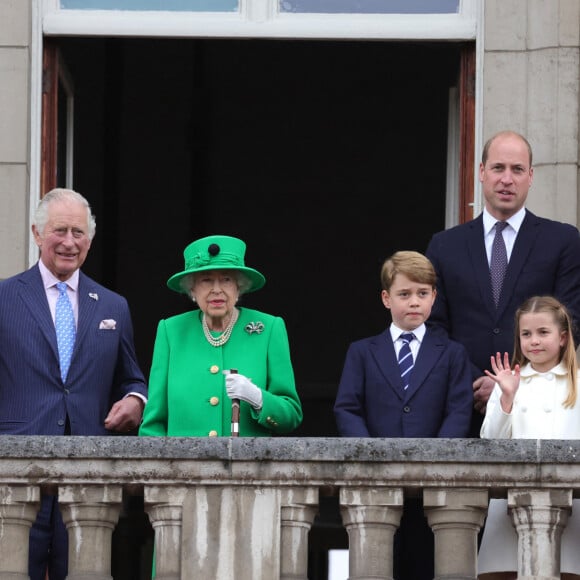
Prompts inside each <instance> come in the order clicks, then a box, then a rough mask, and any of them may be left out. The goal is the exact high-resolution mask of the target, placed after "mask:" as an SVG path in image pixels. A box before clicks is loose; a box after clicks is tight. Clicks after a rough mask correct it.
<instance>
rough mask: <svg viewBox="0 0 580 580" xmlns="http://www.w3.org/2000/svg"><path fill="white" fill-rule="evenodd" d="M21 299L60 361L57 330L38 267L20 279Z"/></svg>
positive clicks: (25, 273) (28, 271)
mask: <svg viewBox="0 0 580 580" xmlns="http://www.w3.org/2000/svg"><path fill="white" fill-rule="evenodd" d="M20 282H21V284H20V289H19V292H20V297H21V298H22V301H23V302H24V304H25V306H26V307H27V308H28V310H29V312H30V314H31V316H32V317H33V318H34V319H35V320H36V322H37V323H38V327H39V328H40V330H41V332H42V334H43V335H44V336H45V338H46V340H47V342H48V344H49V345H50V348H51V349H52V351H53V354H54V356H55V357H56V359H57V360H58V348H57V345H56V330H55V329H54V321H53V320H52V316H51V314H50V308H49V307H48V300H47V299H46V291H45V289H44V285H43V283H42V277H41V275H40V270H39V269H38V265H36V266H34V267H32V268H30V269H29V270H27V271H26V272H24V273H23V274H22V276H21V277H20Z"/></svg>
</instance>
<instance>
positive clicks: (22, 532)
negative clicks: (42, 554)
mask: <svg viewBox="0 0 580 580" xmlns="http://www.w3.org/2000/svg"><path fill="white" fill-rule="evenodd" d="M39 499H40V490H39V489H38V487H32V486H9V485H3V486H0V523H1V525H0V580H28V536H29V534H30V526H32V524H33V522H34V520H35V519H36V513H37V511H38V505H39Z"/></svg>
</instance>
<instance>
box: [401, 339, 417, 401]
mask: <svg viewBox="0 0 580 580" xmlns="http://www.w3.org/2000/svg"><path fill="white" fill-rule="evenodd" d="M399 338H400V339H401V340H402V341H403V346H402V347H401V350H400V351H399V369H400V371H401V378H402V379H403V388H404V389H405V390H406V389H407V387H408V386H409V378H410V377H411V371H412V370H413V366H414V365H415V363H414V362H413V354H412V353H411V347H410V346H409V345H410V343H411V341H412V340H413V339H414V338H415V335H414V334H413V333H412V332H404V333H403V334H401V336H399Z"/></svg>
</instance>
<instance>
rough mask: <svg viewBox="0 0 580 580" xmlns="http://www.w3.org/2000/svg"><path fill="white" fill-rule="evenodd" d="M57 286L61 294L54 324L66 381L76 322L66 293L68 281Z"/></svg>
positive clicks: (61, 368) (62, 374) (57, 302)
mask: <svg viewBox="0 0 580 580" xmlns="http://www.w3.org/2000/svg"><path fill="white" fill-rule="evenodd" d="M56 287H57V288H58V292H59V294H58V299H57V301H56V310H55V315H54V325H55V327H56V343H57V345H58V358H59V362H60V376H61V378H62V382H63V383H64V382H65V381H66V376H67V374H68V369H69V367H70V361H71V358H72V353H73V348H74V346H75V336H76V324H75V317H74V314H73V309H72V304H71V303H70V300H69V298H68V295H67V293H66V288H67V286H66V282H59V283H58V284H57V285H56Z"/></svg>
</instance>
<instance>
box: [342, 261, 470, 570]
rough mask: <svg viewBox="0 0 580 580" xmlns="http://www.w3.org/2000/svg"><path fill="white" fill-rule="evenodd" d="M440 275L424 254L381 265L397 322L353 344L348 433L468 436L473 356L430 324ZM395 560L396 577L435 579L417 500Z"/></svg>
mask: <svg viewBox="0 0 580 580" xmlns="http://www.w3.org/2000/svg"><path fill="white" fill-rule="evenodd" d="M436 281H437V277H436V274H435V270H434V268H433V265H432V264H431V262H430V261H429V260H428V259H427V258H426V257H425V256H423V255H422V254H420V253H418V252H412V251H402V252H397V253H395V254H393V255H392V256H391V257H390V258H389V259H387V260H386V261H385V263H384V264H383V267H382V270H381V285H382V292H381V299H382V302H383V304H384V305H385V308H387V309H388V310H390V311H391V317H392V323H391V325H390V327H389V328H387V329H386V330H385V331H384V332H382V333H381V334H379V335H377V336H372V337H369V338H364V339H362V340H358V341H356V342H354V343H352V344H351V345H350V347H349V349H348V352H347V355H346V361H345V364H344V369H343V372H342V377H341V380H340V384H339V387H338V394H337V397H336V402H335V405H334V413H335V417H336V422H337V426H338V430H339V433H340V434H341V435H342V436H345V437H466V436H467V435H468V433H469V424H470V419H471V409H472V405H473V394H472V386H471V371H470V363H469V357H468V355H467V352H466V350H465V348H464V347H463V346H462V345H460V344H459V343H457V342H454V341H452V340H450V339H449V338H448V336H447V334H446V333H445V332H444V331H443V330H441V329H440V328H438V327H436V326H431V325H429V323H427V320H428V318H429V316H430V314H431V308H432V306H433V303H434V301H435V296H436V289H435V286H436ZM400 359H404V360H403V361H402V362H399V360H400ZM394 560H395V561H394V568H395V570H394V577H395V579H396V580H423V579H424V580H431V579H432V578H433V575H434V565H433V534H432V532H431V529H430V528H429V526H428V524H427V521H426V519H425V517H424V515H423V506H422V501H421V500H419V499H406V500H405V505H404V510H403V517H402V519H401V525H400V527H399V529H398V531H397V533H396V535H395V551H394Z"/></svg>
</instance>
